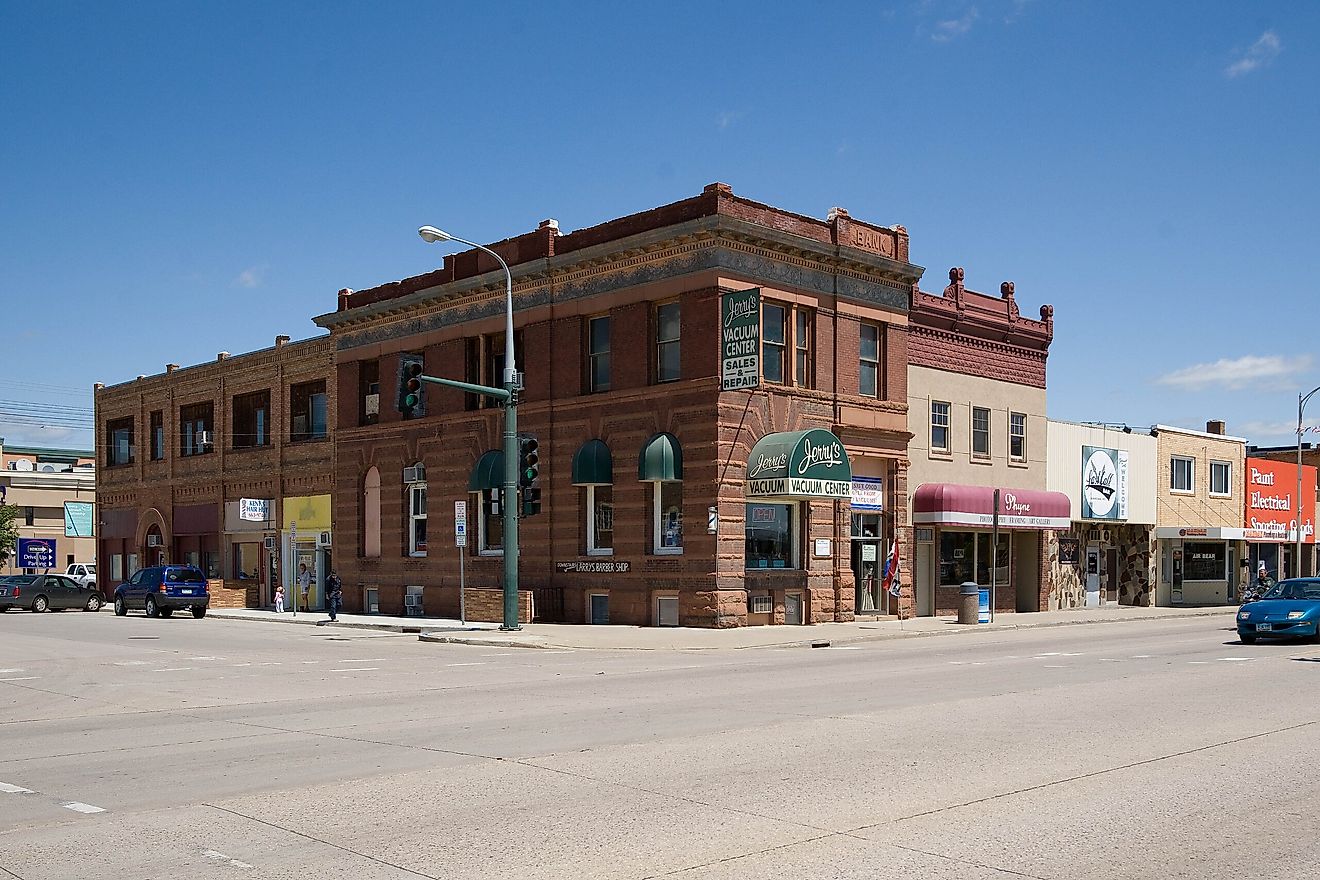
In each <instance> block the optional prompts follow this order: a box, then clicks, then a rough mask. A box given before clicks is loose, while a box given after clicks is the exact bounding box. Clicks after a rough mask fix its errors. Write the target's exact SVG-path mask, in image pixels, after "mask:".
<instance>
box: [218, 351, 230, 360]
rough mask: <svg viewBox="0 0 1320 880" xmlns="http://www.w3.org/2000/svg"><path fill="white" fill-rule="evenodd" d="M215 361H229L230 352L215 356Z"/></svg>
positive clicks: (219, 353)
mask: <svg viewBox="0 0 1320 880" xmlns="http://www.w3.org/2000/svg"><path fill="white" fill-rule="evenodd" d="M215 359H216V360H218V361H226V360H229V352H227V351H222V352H218V353H217V354H216V356H215Z"/></svg>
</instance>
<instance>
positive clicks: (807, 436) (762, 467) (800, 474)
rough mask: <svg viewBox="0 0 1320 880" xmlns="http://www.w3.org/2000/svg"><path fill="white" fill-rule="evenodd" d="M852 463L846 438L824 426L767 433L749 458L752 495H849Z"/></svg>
mask: <svg viewBox="0 0 1320 880" xmlns="http://www.w3.org/2000/svg"><path fill="white" fill-rule="evenodd" d="M851 493H852V464H851V463H850V462H849V461H848V453H847V452H845V451H844V449H843V442H842V441H840V440H839V438H838V437H836V436H834V434H833V433H831V432H829V431H826V430H825V429H824V428H812V429H811V430H809V431H783V432H779V433H775V434H766V435H765V436H764V437H762V438H761V439H760V440H758V441H757V442H756V445H755V446H753V447H752V454H751V455H750V456H748V458H747V492H746V494H747V496H748V497H752V498H769V497H774V498H849V497H851Z"/></svg>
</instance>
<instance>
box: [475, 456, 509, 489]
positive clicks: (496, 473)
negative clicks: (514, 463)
mask: <svg viewBox="0 0 1320 880" xmlns="http://www.w3.org/2000/svg"><path fill="white" fill-rule="evenodd" d="M503 487H504V453H503V452H500V451H499V450H498V449H490V450H487V451H486V452H483V453H482V454H481V458H479V459H477V466H476V467H474V468H473V469H472V477H471V479H469V480H468V490H469V491H471V492H480V491H481V490H483V489H501V488H503Z"/></svg>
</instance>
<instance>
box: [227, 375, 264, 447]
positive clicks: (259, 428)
mask: <svg viewBox="0 0 1320 880" xmlns="http://www.w3.org/2000/svg"><path fill="white" fill-rule="evenodd" d="M231 438H232V442H231V444H230V447H231V448H232V449H252V448H255V447H257V446H269V445H270V389H269V388H267V389H266V390H264V391H253V392H252V393H251V394H238V395H235V396H234V412H233V428H232V429H231Z"/></svg>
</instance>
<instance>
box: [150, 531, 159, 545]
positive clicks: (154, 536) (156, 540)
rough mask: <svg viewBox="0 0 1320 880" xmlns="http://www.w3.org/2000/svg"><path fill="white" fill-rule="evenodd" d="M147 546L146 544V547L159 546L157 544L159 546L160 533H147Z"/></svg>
mask: <svg viewBox="0 0 1320 880" xmlns="http://www.w3.org/2000/svg"><path fill="white" fill-rule="evenodd" d="M147 546H148V547H159V546H160V535H157V534H150V535H147Z"/></svg>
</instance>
